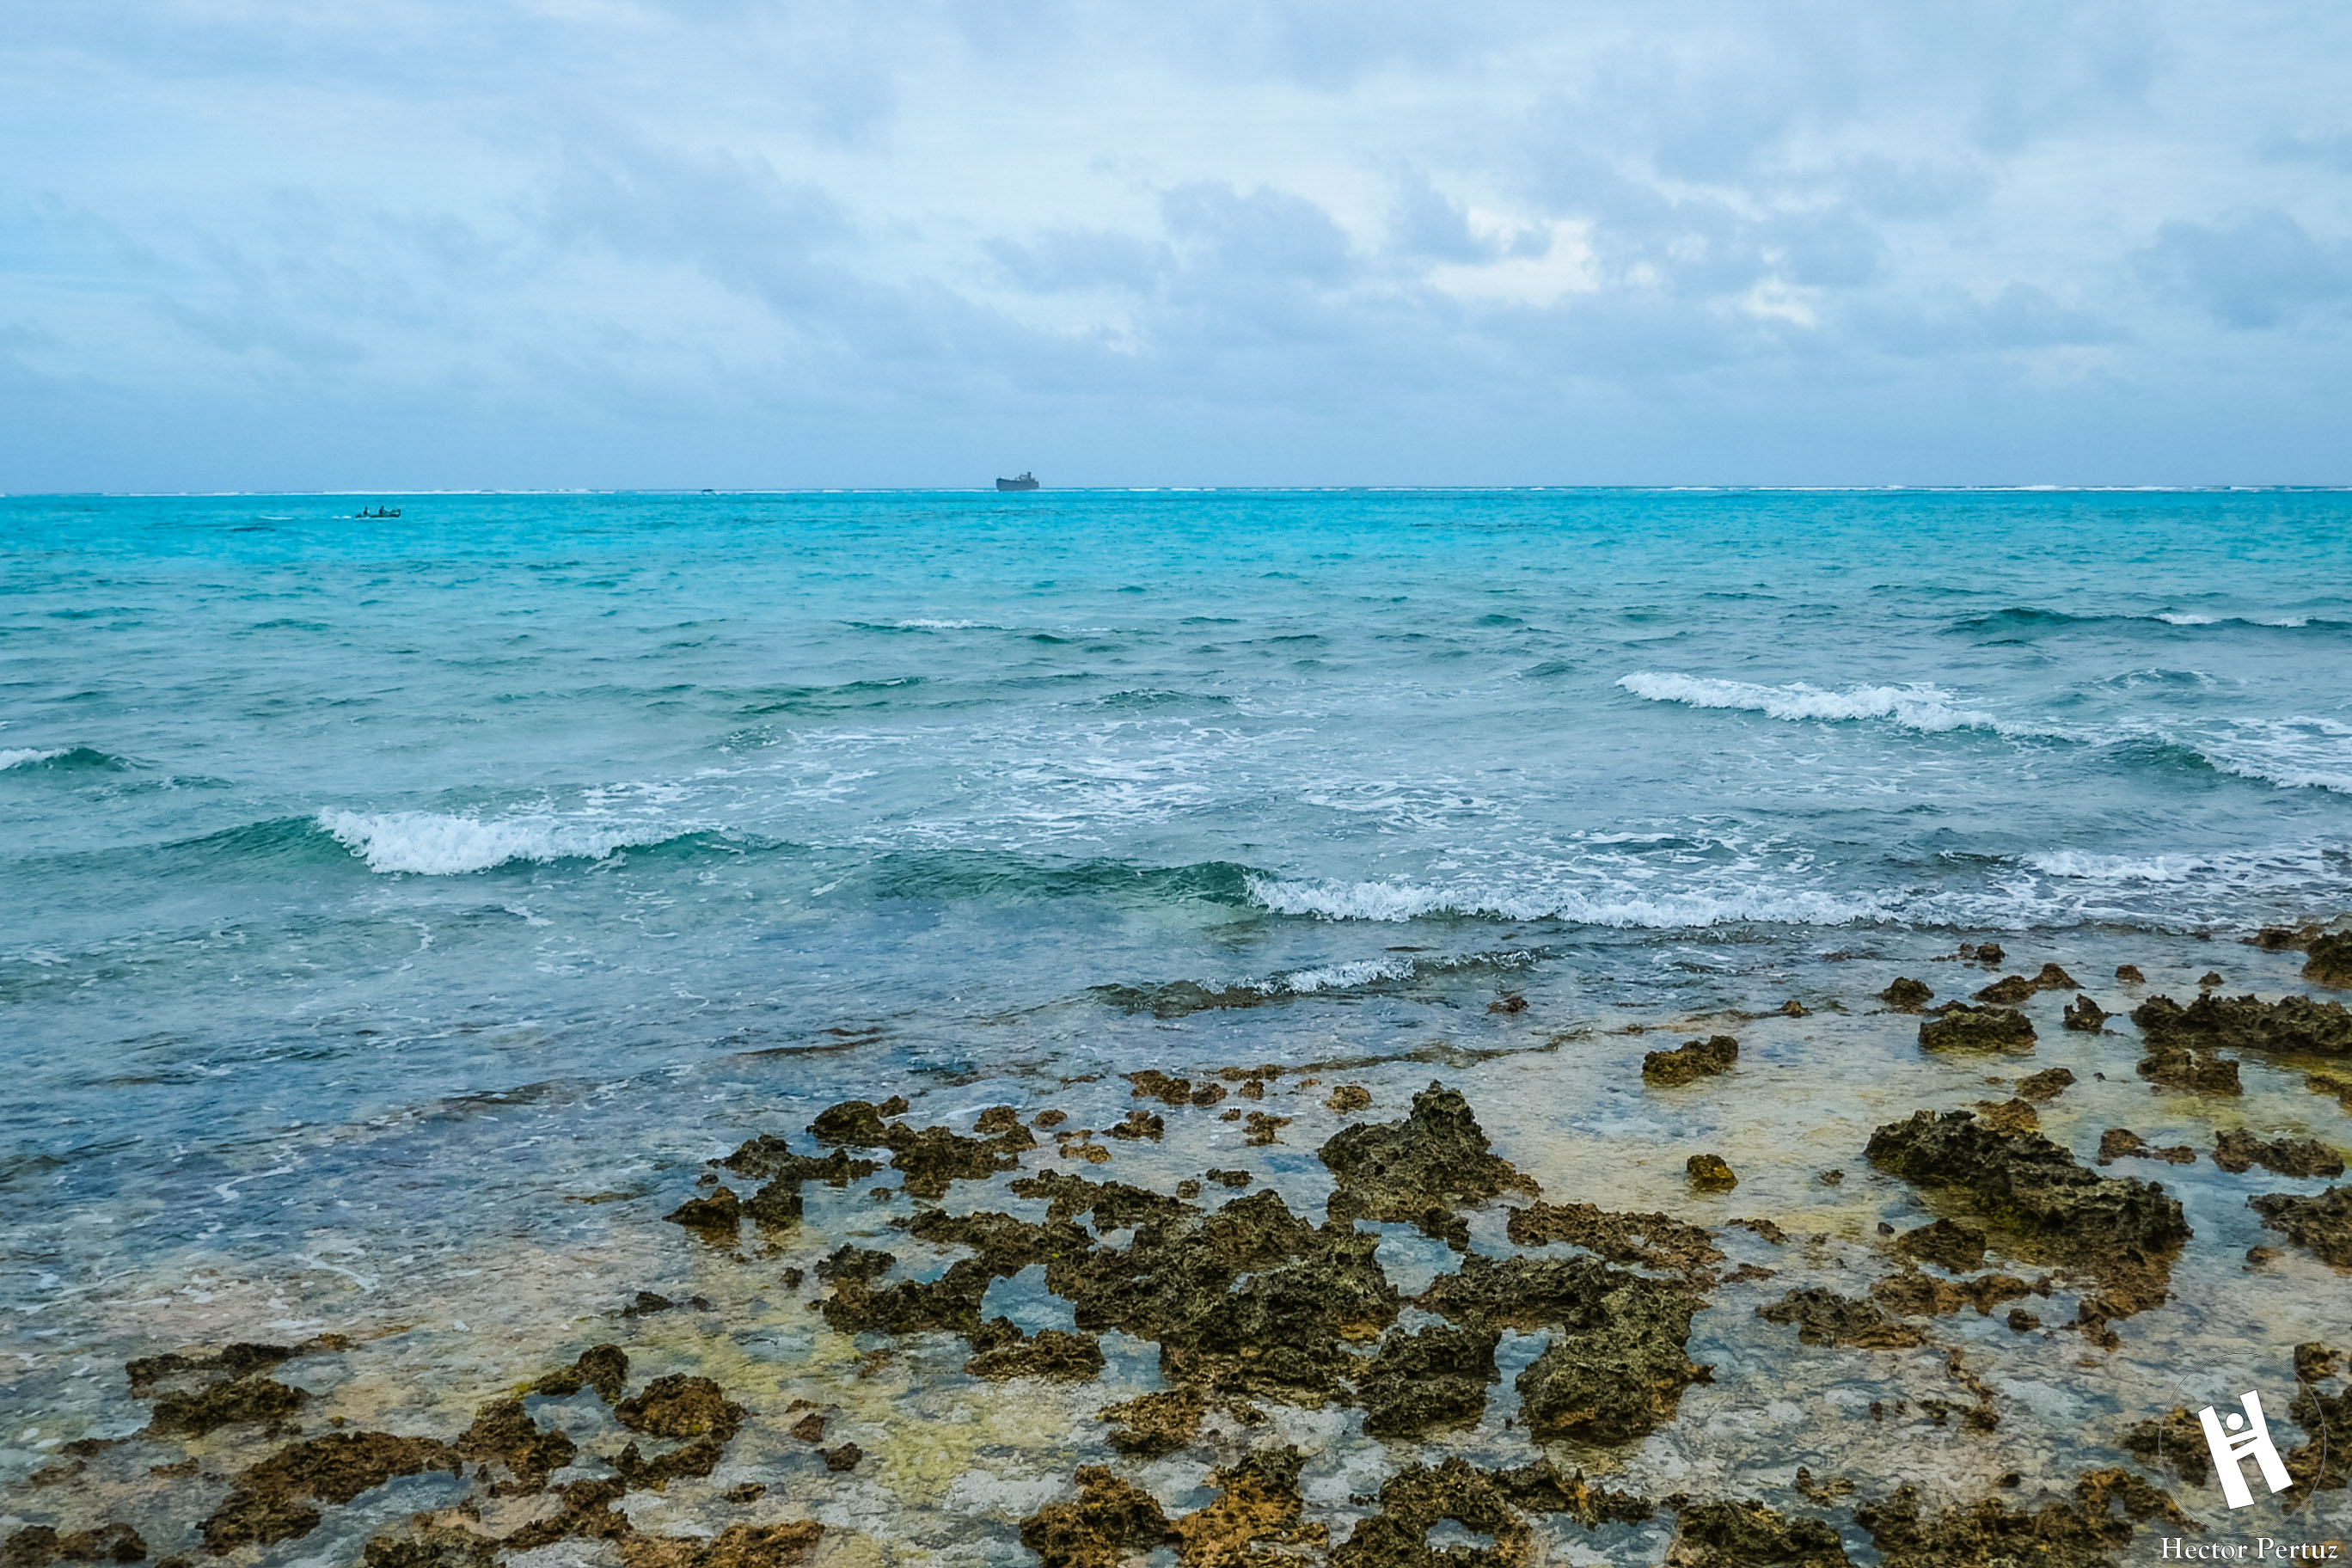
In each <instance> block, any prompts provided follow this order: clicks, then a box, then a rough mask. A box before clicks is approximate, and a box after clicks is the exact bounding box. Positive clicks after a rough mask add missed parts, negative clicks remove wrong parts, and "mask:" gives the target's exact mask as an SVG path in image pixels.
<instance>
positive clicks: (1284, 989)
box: [1258, 959, 1412, 996]
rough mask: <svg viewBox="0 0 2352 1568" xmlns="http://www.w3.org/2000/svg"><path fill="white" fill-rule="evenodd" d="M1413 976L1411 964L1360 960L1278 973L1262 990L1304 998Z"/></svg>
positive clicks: (1262, 986)
mask: <svg viewBox="0 0 2352 1568" xmlns="http://www.w3.org/2000/svg"><path fill="white" fill-rule="evenodd" d="M1410 974H1412V964H1411V963H1397V962H1394V961H1389V962H1382V961H1380V960H1376V959H1359V960H1357V961H1356V962H1355V963H1329V964H1325V965H1323V966H1322V967H1320V968H1317V969H1293V970H1290V971H1288V972H1286V973H1282V974H1277V975H1276V976H1275V977H1274V978H1273V979H1271V980H1269V981H1267V982H1265V984H1263V985H1261V986H1259V987H1258V989H1260V990H1262V991H1265V992H1267V993H1269V994H1276V995H1280V994H1289V995H1294V996H1304V995H1307V994H1311V993H1313V992H1317V991H1346V990H1350V989H1352V988H1353V987H1355V986H1358V985H1372V984H1378V983H1379V982H1381V981H1383V980H1402V979H1404V978H1406V977H1407V976H1408V975H1410Z"/></svg>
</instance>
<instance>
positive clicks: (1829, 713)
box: [1617, 670, 2001, 731]
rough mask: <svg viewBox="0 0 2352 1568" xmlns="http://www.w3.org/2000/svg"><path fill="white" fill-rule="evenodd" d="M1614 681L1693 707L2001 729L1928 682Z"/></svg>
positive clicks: (1649, 673) (1637, 676)
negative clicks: (1827, 685) (1829, 685)
mask: <svg viewBox="0 0 2352 1568" xmlns="http://www.w3.org/2000/svg"><path fill="white" fill-rule="evenodd" d="M1617 684H1618V685H1619V686H1620V687H1622V689H1625V690H1627V691H1630V692H1632V693H1633V695H1634V696H1636V697H1641V698H1646V699H1648V700H1650V701H1653V702H1680V703H1682V704H1684V705H1685V706H1686V707H1691V708H1734V709H1739V710H1744V711H1747V712H1751V713H1761V714H1764V715H1765V716H1767V717H1768V718H1772V719H1788V720H1805V719H1819V720H1824V721H1832V722H1835V721H1843V720H1849V719H1889V720H1892V721H1895V723H1897V724H1901V725H1903V726H1905V727H1906V728H1908V729H1913V730H1925V731H1942V730H1968V729H1984V730H2000V728H2001V726H2000V724H1999V723H1998V722H1997V721H1995V720H1994V719H1993V716H1992V715H1991V714H1990V713H1985V712H1981V711H1979V710H1974V709H1965V708H1958V707H1956V706H1954V705H1953V701H1952V699H1951V697H1950V695H1949V694H1948V693H1947V692H1945V691H1943V690H1941V689H1938V688H1937V687H1936V686H1934V685H1932V684H1927V683H1920V684H1915V685H1906V686H1850V687H1847V688H1845V689H1843V690H1840V691H1830V690H1825V689H1822V688H1821V687H1818V686H1811V685H1808V684H1806V683H1805V682H1803V681H1801V680H1799V681H1792V682H1790V684H1788V685H1786V686H1757V685H1753V684H1751V683H1749V682H1748V681H1745V680H1717V679H1710V678H1708V677H1706V676H1697V675H1679V674H1675V673H1673V672H1670V671H1657V670H1637V671H1635V672H1634V673H1633V674H1632V675H1627V676H1622V677H1621V678H1619V679H1618V681H1617Z"/></svg>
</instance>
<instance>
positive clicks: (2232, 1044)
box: [2131, 995, 2352, 1057]
mask: <svg viewBox="0 0 2352 1568" xmlns="http://www.w3.org/2000/svg"><path fill="white" fill-rule="evenodd" d="M2131 1019H2132V1022H2133V1023H2135V1024H2137V1025H2138V1026H2139V1031H2140V1034H2141V1036H2142V1037H2144V1038H2145V1039H2146V1040H2147V1043H2148V1046H2149V1047H2150V1048H2151V1050H2153V1048H2154V1047H2158V1046H2171V1047H2181V1048H2186V1049H2195V1050H2234V1051H2253V1052H2257V1053H2263V1054H2273V1055H2280V1056H2301V1057H2352V1013H2347V1011H2346V1010H2345V1007H2344V1004H2343V1003H2341V1002H2319V1001H2315V1000H2313V999H2312V998H2311V997H2308V996H2282V997H2280V998H2279V999H2278V1000H2277V1001H2275V1002H2263V1001H2261V1000H2259V999H2257V998H2255V997H2252V996H2219V995H2203V996H2200V997H2198V998H2197V999H2196V1000H2195V1001H2193V1002H2191V1003H2189V1005H2187V1006H2186V1007H2183V1006H2182V1005H2179V1003H2177V1002H2175V1001H2174V1000H2173V999H2172V998H2171V997H2169V996H2151V997H2149V998H2148V999H2147V1001H2145V1002H2143V1003H2141V1004H2140V1005H2138V1006H2137V1007H2135V1008H2133V1009H2132V1015H2131Z"/></svg>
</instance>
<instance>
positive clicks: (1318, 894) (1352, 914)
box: [1244, 877, 1896, 931]
mask: <svg viewBox="0 0 2352 1568" xmlns="http://www.w3.org/2000/svg"><path fill="white" fill-rule="evenodd" d="M1244 886H1245V887H1246V888H1247V889H1248V891H1249V896H1250V898H1251V899H1252V900H1254V901H1255V902H1256V903H1258V904H1259V905H1261V906H1263V907H1264V908H1265V909H1267V910H1271V911H1273V912H1274V913H1276V914H1278V915H1305V916H1309V917H1312V918H1315V919H1318V920H1327V921H1411V920H1419V919H1421V918H1422V917H1423V916H1426V915H1454V916H1461V917H1466V918H1470V919H1478V920H1505V921H1539V920H1561V921H1575V922H1577V923H1578V924H1580V925H1596V926H1612V927H1620V928H1627V929H1641V930H1659V931H1675V930H1681V929H1684V928H1687V927H1696V926H1711V925H1725V924H1739V923H1743V922H1746V921H1771V922H1787V923H1790V924H1804V925H1845V924H1848V923H1850V922H1852V921H1868V920H1883V919H1887V918H1890V917H1892V916H1894V915H1895V913H1896V910H1895V907H1894V906H1893V905H1892V904H1891V903H1890V902H1889V901H1888V900H1885V899H1884V898H1881V897H1877V896H1871V895H1865V896H1862V897H1840V896H1838V895H1836V894H1832V893H1825V892H1817V891H1812V890H1809V889H1751V890H1732V891H1727V892H1721V893H1702V892H1688V893H1667V894H1664V895H1659V896H1654V897H1642V896H1637V895H1627V894H1623V893H1621V892H1617V891H1614V890H1598V889H1597V890H1595V891H1594V892H1584V891H1580V890H1577V889H1561V888H1533V889H1526V890H1524V891H1505V890H1501V889H1482V888H1433V887H1426V886H1422V885H1418V884H1415V883H1411V882H1337V881H1285V880H1281V879H1276V878H1271V877H1252V878H1249V879H1247V881H1246V883H1245V884H1244Z"/></svg>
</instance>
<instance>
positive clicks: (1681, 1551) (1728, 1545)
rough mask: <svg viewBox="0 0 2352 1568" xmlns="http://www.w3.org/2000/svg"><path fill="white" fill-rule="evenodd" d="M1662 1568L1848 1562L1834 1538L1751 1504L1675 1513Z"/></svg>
mask: <svg viewBox="0 0 2352 1568" xmlns="http://www.w3.org/2000/svg"><path fill="white" fill-rule="evenodd" d="M1851 1561H1852V1559H1850V1558H1848V1557H1847V1556H1846V1554H1845V1542H1844V1540H1843V1538H1842V1537H1840V1536H1839V1534H1838V1532H1837V1531H1835V1530H1833V1529H1832V1528H1831V1527H1830V1526H1829V1525H1827V1524H1824V1523H1823V1522H1822V1521H1820V1520H1817V1519H1790V1518H1789V1517H1788V1516H1786V1515H1784V1514H1780V1513H1776V1512H1774V1511H1773V1510H1771V1509H1769V1508H1767V1507H1766V1506H1765V1505H1764V1504H1762V1503H1760V1502H1758V1501H1755V1500H1752V1499H1751V1500H1741V1501H1738V1502H1695V1503H1684V1504H1681V1505H1679V1506H1678V1507H1677V1508H1676V1509H1675V1539H1674V1543H1673V1544H1672V1545H1671V1546H1669V1547H1668V1548H1667V1549H1666V1557H1665V1564H1664V1568H1839V1565H1840V1564H1843V1563H1850V1562H1851Z"/></svg>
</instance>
